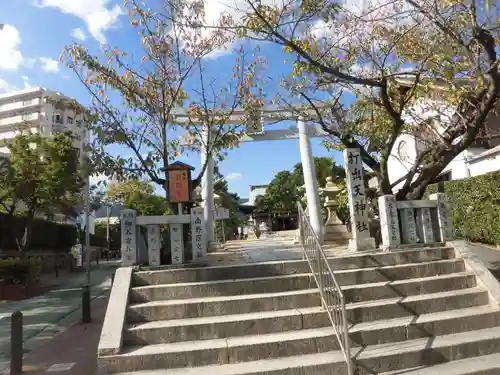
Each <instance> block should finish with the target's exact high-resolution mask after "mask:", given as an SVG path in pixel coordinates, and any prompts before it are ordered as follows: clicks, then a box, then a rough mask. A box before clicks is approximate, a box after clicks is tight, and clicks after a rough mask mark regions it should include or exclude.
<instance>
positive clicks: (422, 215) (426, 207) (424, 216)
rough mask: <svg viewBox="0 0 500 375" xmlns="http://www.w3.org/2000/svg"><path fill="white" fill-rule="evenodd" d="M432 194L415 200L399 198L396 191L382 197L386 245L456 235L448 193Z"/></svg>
mask: <svg viewBox="0 0 500 375" xmlns="http://www.w3.org/2000/svg"><path fill="white" fill-rule="evenodd" d="M429 198H430V199H429V200H415V201H396V199H395V198H394V196H393V195H384V196H381V197H380V198H379V200H378V202H379V214H380V229H381V234H382V245H383V248H385V249H391V248H394V247H397V246H399V245H413V244H417V243H421V244H433V243H436V242H446V241H450V240H452V239H453V228H452V212H451V205H450V203H449V202H448V201H447V200H446V195H445V194H443V193H437V194H431V195H430V197H429Z"/></svg>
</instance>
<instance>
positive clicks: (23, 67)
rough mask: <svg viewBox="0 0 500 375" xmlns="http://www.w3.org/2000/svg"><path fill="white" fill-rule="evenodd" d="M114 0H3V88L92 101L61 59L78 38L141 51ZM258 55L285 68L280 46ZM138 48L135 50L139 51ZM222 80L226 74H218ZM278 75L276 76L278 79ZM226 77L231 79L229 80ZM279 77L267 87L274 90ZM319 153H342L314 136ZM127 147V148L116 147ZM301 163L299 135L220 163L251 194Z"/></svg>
mask: <svg viewBox="0 0 500 375" xmlns="http://www.w3.org/2000/svg"><path fill="white" fill-rule="evenodd" d="M121 3H122V2H121V1H119V2H118V1H115V0H109V1H107V0H0V24H5V25H6V26H5V27H4V29H3V31H1V32H0V92H5V91H8V90H12V89H15V88H18V89H22V88H24V87H27V86H42V87H46V88H49V89H52V90H57V91H60V92H62V93H63V94H65V95H67V96H71V97H73V98H75V99H77V100H78V101H79V102H81V103H82V104H84V105H88V104H89V102H90V98H89V95H88V93H87V92H86V89H85V87H83V85H81V84H80V83H79V82H78V80H77V78H76V77H75V76H74V74H73V72H72V71H70V70H69V69H67V68H66V67H65V66H63V64H61V63H59V62H58V58H59V55H60V53H61V51H62V49H63V47H64V46H65V45H67V44H69V43H71V42H73V41H75V40H76V41H79V42H81V43H82V44H83V45H85V47H87V48H88V49H89V50H90V51H92V52H94V53H98V51H99V49H100V42H101V43H104V42H106V43H108V44H110V45H113V46H115V45H117V46H119V47H121V48H122V49H123V50H126V51H127V52H130V53H134V51H136V52H137V53H139V51H138V48H137V47H138V45H137V43H135V42H131V41H137V40H138V38H137V36H136V35H137V34H136V32H135V31H132V29H131V28H130V27H128V17H127V16H126V15H123V14H122V11H121V10H120V8H118V4H121ZM259 47H260V48H259V49H260V51H259V54H260V55H263V56H266V57H267V58H268V60H269V63H268V65H267V70H266V72H267V74H268V75H270V76H273V77H279V76H280V74H281V73H282V72H285V71H286V70H285V69H287V68H286V65H285V64H284V63H283V60H284V59H285V56H284V55H283V54H282V53H281V51H280V49H279V48H276V46H268V45H261V46H259ZM136 49H137V50H136ZM234 58H235V56H234V54H232V53H230V52H228V53H226V54H224V55H222V56H219V57H216V58H213V59H211V60H210V61H207V63H206V68H207V72H208V73H209V74H213V75H214V76H216V77H217V74H219V73H220V72H226V73H227V72H230V71H231V68H232V66H233V64H234ZM217 78H218V79H220V80H221V82H222V81H223V80H224V79H226V77H224V76H221V77H217ZM275 79H276V78H275ZM226 81H227V79H226ZM277 86H278V82H270V83H268V84H267V86H266V87H265V88H264V89H265V92H266V93H267V94H268V95H273V93H274V92H275V90H276V87H277ZM312 143H313V153H314V155H315V156H331V157H334V158H335V160H336V161H337V163H342V162H343V158H342V154H341V153H338V152H328V151H326V149H324V148H323V147H322V146H321V145H320V140H319V139H314V140H313V141H312ZM116 151H117V152H126V151H125V150H116ZM180 160H182V161H184V162H188V163H190V164H192V165H193V166H195V167H199V164H200V162H199V160H200V156H199V155H185V156H183V157H181V159H180ZM297 162H300V153H299V146H298V140H286V141H273V142H269V141H268V142H253V143H244V144H242V145H241V146H240V147H239V148H238V149H235V150H230V151H229V154H228V156H227V157H226V159H225V160H224V161H223V162H222V163H221V164H220V170H221V172H222V173H223V174H224V175H225V176H226V177H227V178H228V180H229V187H230V190H231V191H234V192H236V193H238V194H239V195H240V196H241V197H247V196H248V189H249V185H251V184H265V183H269V182H270V181H271V179H272V178H273V176H274V175H275V174H276V173H277V172H278V171H280V170H283V169H291V168H292V167H293V165H294V164H296V163H297Z"/></svg>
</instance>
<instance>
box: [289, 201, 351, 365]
mask: <svg viewBox="0 0 500 375" xmlns="http://www.w3.org/2000/svg"><path fill="white" fill-rule="evenodd" d="M297 207H298V214H299V215H298V216H299V233H300V244H301V245H302V250H303V252H304V255H305V258H306V259H307V262H308V263H309V267H310V268H311V272H312V274H313V277H314V279H315V281H316V285H317V286H318V289H319V292H320V295H321V301H322V304H323V308H324V309H325V310H326V311H327V313H328V317H329V318H330V321H331V323H332V326H333V329H334V331H335V335H336V336H337V340H338V342H339V346H340V350H341V351H342V354H343V355H344V359H345V361H346V364H347V375H353V365H352V359H351V342H350V340H349V329H348V326H347V313H346V308H345V298H344V294H343V293H342V289H341V288H340V286H339V284H338V282H337V280H336V279H335V275H334V273H333V271H332V268H331V267H330V264H329V263H328V258H327V257H326V254H325V252H324V251H323V248H322V247H321V245H320V243H319V240H318V237H317V235H316V233H315V232H314V230H313V228H312V226H311V223H310V222H309V219H308V217H307V216H306V214H305V213H304V210H303V209H302V206H301V205H300V203H298V204H297Z"/></svg>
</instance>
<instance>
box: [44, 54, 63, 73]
mask: <svg viewBox="0 0 500 375" xmlns="http://www.w3.org/2000/svg"><path fill="white" fill-rule="evenodd" d="M40 63H41V64H42V70H43V71H44V72H47V73H59V61H57V60H54V59H52V58H50V57H40Z"/></svg>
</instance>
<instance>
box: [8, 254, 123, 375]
mask: <svg viewBox="0 0 500 375" xmlns="http://www.w3.org/2000/svg"><path fill="white" fill-rule="evenodd" d="M117 266H118V263H117V262H104V263H101V264H100V265H99V266H94V267H93V269H92V274H91V284H92V288H91V297H92V298H93V299H94V298H96V297H98V296H100V295H102V294H104V293H105V292H106V291H107V290H108V289H109V287H110V285H111V274H112V273H113V272H114V270H115V269H116V267H117ZM84 281H85V273H74V274H69V275H66V276H65V277H61V280H60V283H59V286H58V287H56V288H55V289H52V290H50V291H48V292H47V293H45V294H44V295H41V296H37V297H34V298H30V299H27V300H23V301H2V302H0V373H2V372H3V371H4V370H5V368H6V367H8V366H9V359H10V314H12V312H14V311H17V310H19V311H21V312H22V313H23V323H24V330H23V341H24V349H25V354H26V353H29V352H31V351H32V350H34V349H36V348H37V347H39V346H41V345H43V344H46V343H47V342H48V341H50V339H52V338H53V337H54V336H55V335H56V334H58V333H60V332H62V331H64V330H65V329H67V328H68V327H69V326H70V325H71V324H73V323H74V322H75V321H78V320H79V319H80V317H81V313H80V311H81V310H80V307H81V285H82V284H83V283H84Z"/></svg>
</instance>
